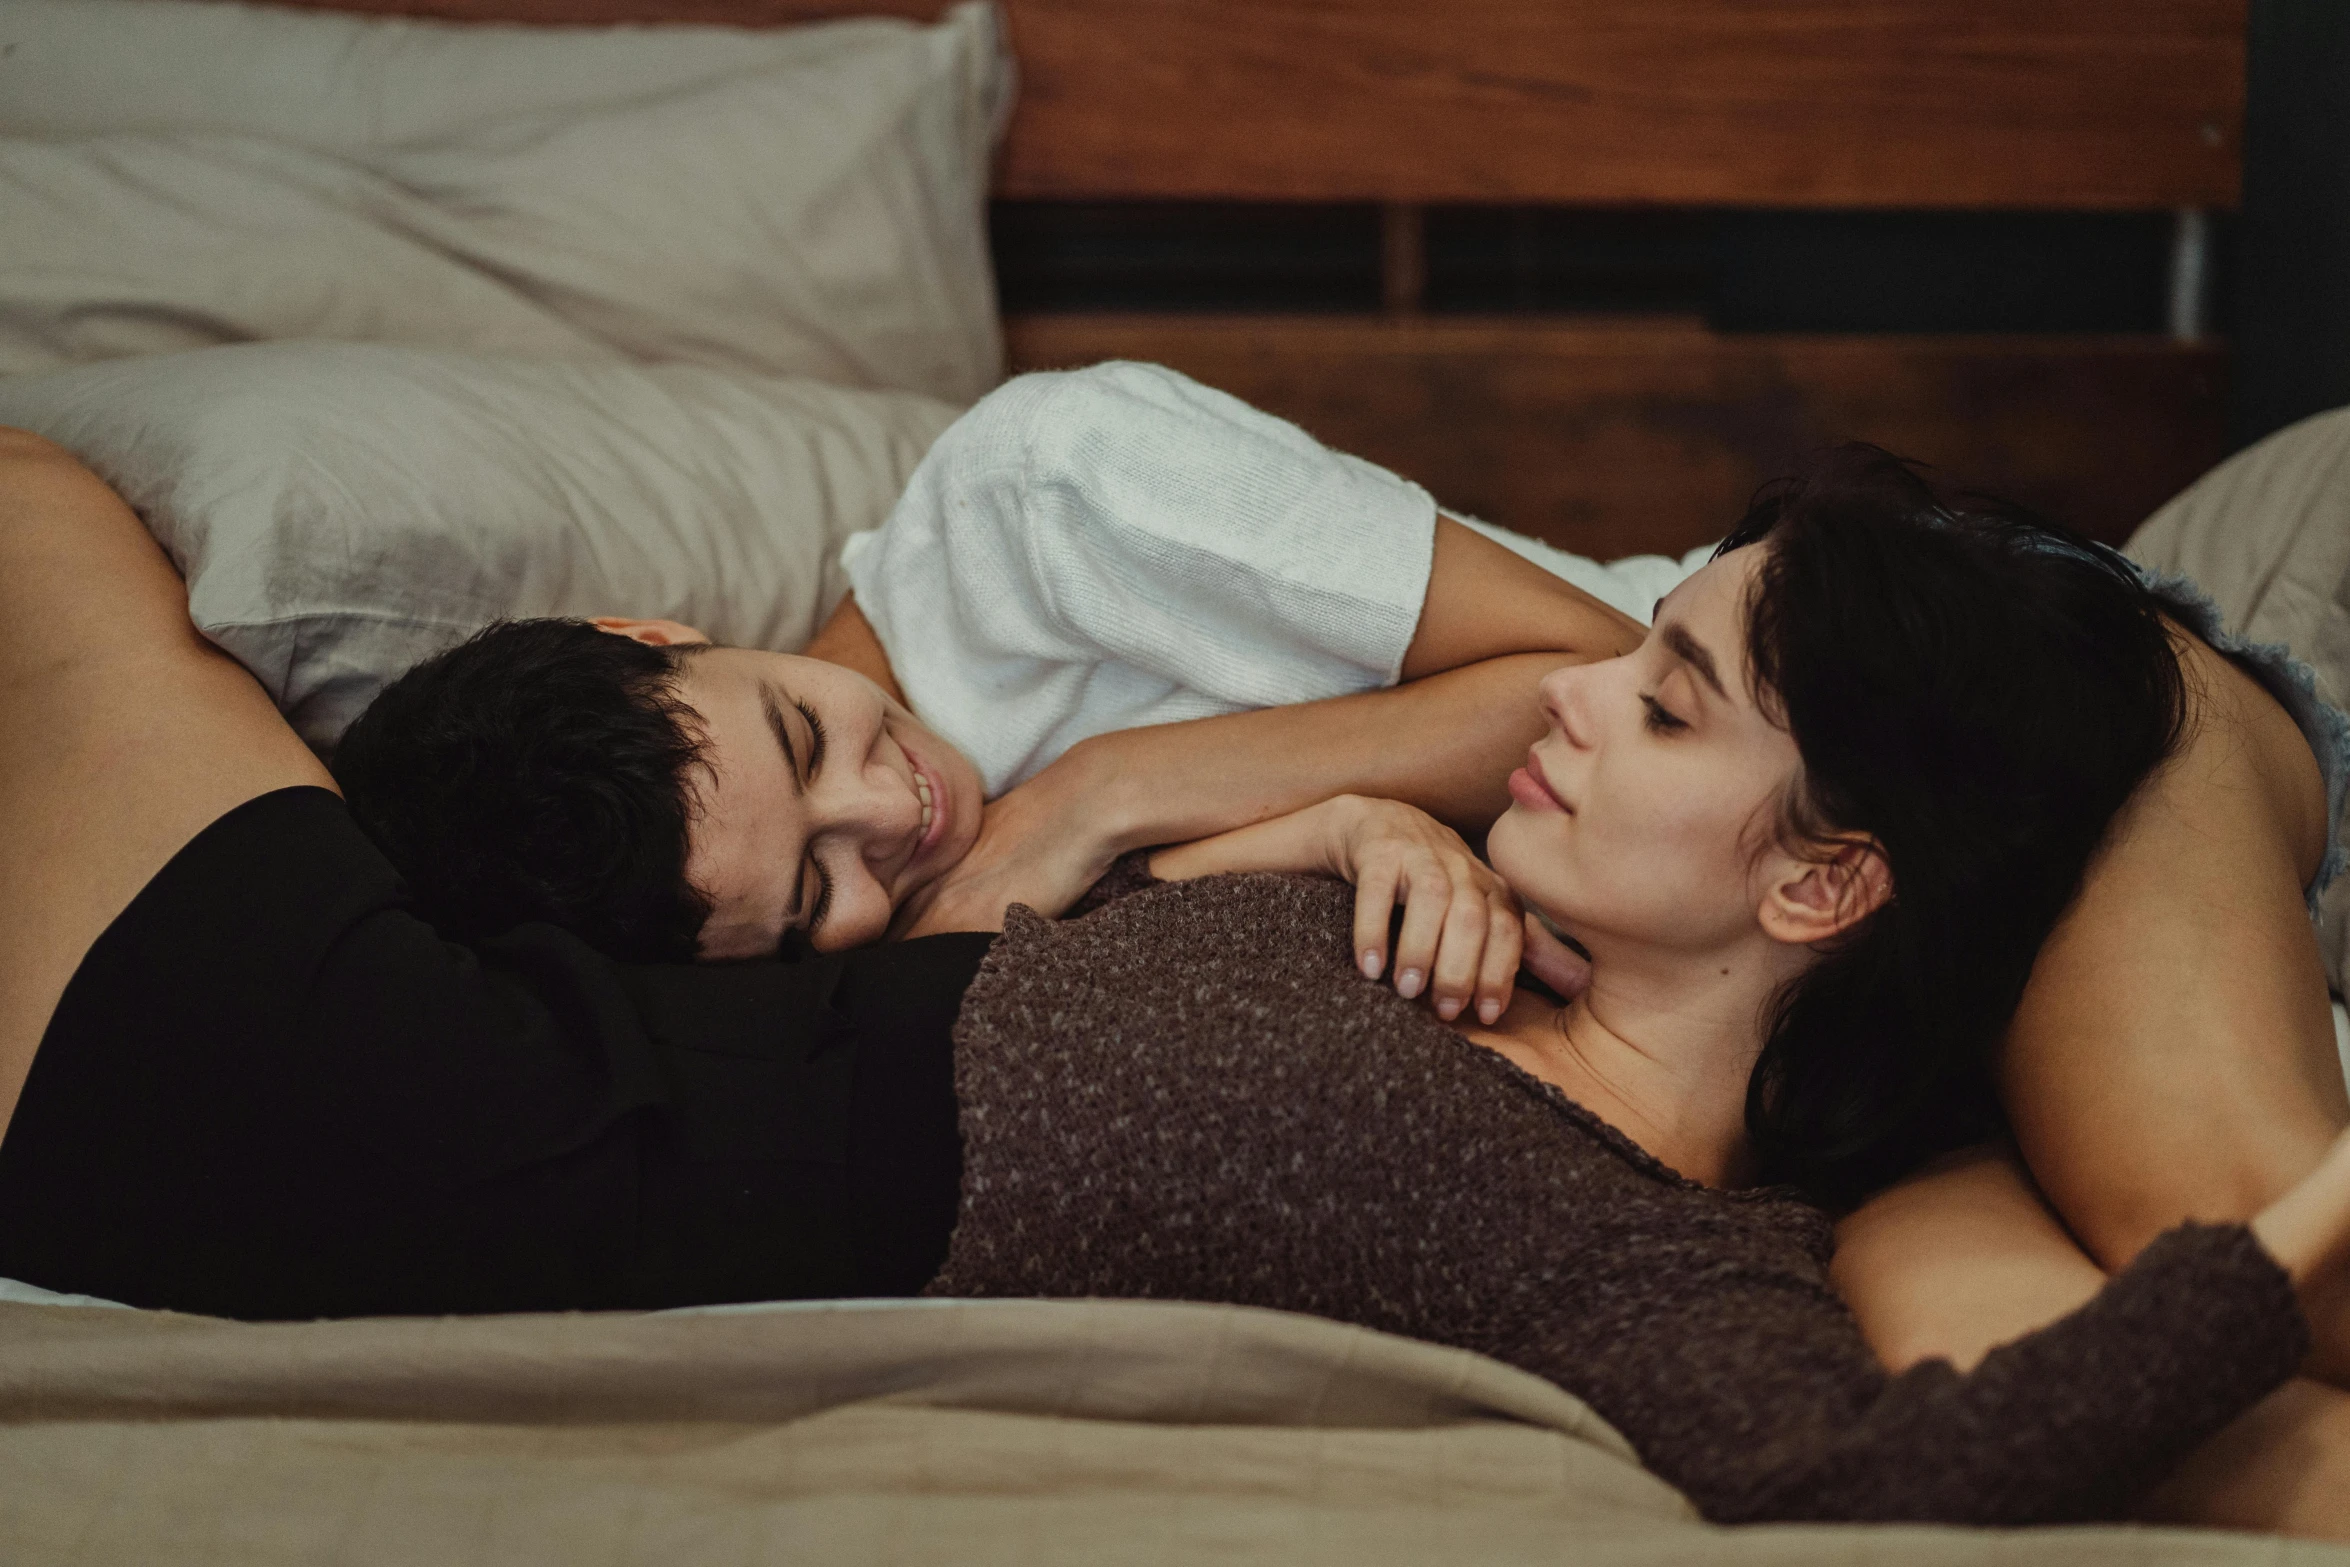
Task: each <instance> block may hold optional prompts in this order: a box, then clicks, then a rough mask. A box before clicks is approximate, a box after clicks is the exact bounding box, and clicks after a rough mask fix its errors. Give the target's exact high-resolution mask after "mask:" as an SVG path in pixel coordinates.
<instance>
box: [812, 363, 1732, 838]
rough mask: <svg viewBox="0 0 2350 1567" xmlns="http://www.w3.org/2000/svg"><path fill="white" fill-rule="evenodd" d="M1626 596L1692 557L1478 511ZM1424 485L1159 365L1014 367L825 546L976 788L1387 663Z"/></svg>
mask: <svg viewBox="0 0 2350 1567" xmlns="http://www.w3.org/2000/svg"><path fill="white" fill-rule="evenodd" d="M1474 525H1475V526H1478V527H1480V528H1481V529H1483V531H1486V532H1488V533H1490V534H1492V535H1493V536H1494V537H1496V538H1498V539H1500V540H1501V541H1502V542H1503V543H1505V544H1508V545H1509V546H1510V547H1511V548H1513V549H1516V550H1518V551H1519V552H1520V553H1521V554H1526V555H1528V556H1530V557H1532V558H1534V559H1536V560H1537V561H1539V562H1540V563H1541V564H1543V565H1545V566H1547V567H1549V568H1550V569H1551V570H1553V571H1557V572H1558V573H1559V574H1560V575H1562V576H1565V577H1567V578H1568V580H1570V581H1573V582H1575V583H1576V585H1577V586H1579V587H1582V588H1584V589H1585V590H1586V591H1588V592H1591V593H1593V594H1594V595H1595V596H1597V597H1599V598H1602V599H1605V600H1607V601H1608V602H1610V603H1613V604H1615V605H1616V606H1617V607H1618V608H1621V609H1624V610H1626V611H1627V612H1628V613H1631V614H1633V615H1635V616H1637V617H1639V618H1641V619H1646V618H1647V616H1648V613H1649V608H1650V606H1651V605H1652V604H1653V603H1654V601H1655V599H1656V597H1657V595H1658V594H1661V593H1662V592H1663V591H1665V589H1666V588H1669V587H1670V586H1671V585H1672V583H1673V582H1675V581H1678V580H1679V579H1680V577H1681V576H1683V575H1686V574H1687V571H1688V570H1690V569H1694V561H1695V560H1700V559H1702V558H1703V556H1702V552H1699V553H1698V554H1696V555H1694V556H1693V557H1692V560H1691V563H1690V564H1688V565H1684V564H1683V563H1680V562H1674V561H1669V560H1666V559H1663V558H1661V557H1656V556H1646V557H1640V558H1638V559H1636V560H1634V561H1626V562H1618V563H1617V564H1616V565H1614V566H1601V565H1599V564H1598V563H1596V562H1593V561H1588V560H1585V559H1583V558H1582V557H1580V556H1573V555H1568V554H1566V553H1565V552H1563V551H1559V550H1554V549H1551V548H1550V547H1549V546H1547V545H1542V544H1537V543H1535V542H1533V541H1531V540H1527V539H1522V538H1519V537H1517V536H1516V535H1512V534H1508V533H1506V532H1504V531H1503V530H1501V529H1498V528H1487V527H1485V526H1484V525H1482V524H1474ZM1435 526H1436V503H1435V502H1434V501H1433V500H1432V499H1430V497H1429V495H1428V492H1427V491H1425V490H1423V489H1421V488H1420V487H1419V486H1418V485H1416V484H1412V483H1410V482H1408V481H1406V480H1403V479H1400V478H1397V477H1396V476H1395V475H1394V474H1392V473H1389V472H1388V471H1387V470H1385V469H1384V468H1379V467H1375V466H1373V465H1372V464H1370V463H1367V462H1364V461H1362V460H1360V459H1359V458H1354V457H1349V456H1346V455H1345V454H1344V453H1340V452H1334V451H1332V450H1330V449H1329V448H1328V447H1325V446H1323V445H1322V444H1321V443H1320V442H1318V441H1316V440H1315V439H1314V438H1313V437H1311V436H1309V435H1307V434H1306V433H1305V432H1304V431H1303V430H1300V429H1299V428H1297V427H1296V426H1295V425H1293V424H1289V423H1287V422H1285V421H1283V420H1280V419H1276V418H1274V417H1273V416H1271V415H1270V414H1266V413H1262V412H1260V411H1258V410H1257V409H1254V408H1251V407H1249V406H1248V405H1247V404H1246V403H1243V402H1241V401H1239V400H1238V399H1236V398H1233V397H1229V396H1227V395H1225V394H1224V393H1222V392H1217V391H1213V390H1211V389H1209V388H1207V387H1204V386H1201V385H1200V384H1199V383H1197V382H1195V381H1192V380H1190V379H1188V378H1186V377H1184V376H1181V375H1178V374H1177V373H1175V372H1174V371H1172V370H1167V369H1163V368H1161V367H1159V366H1156V365H1143V364H1126V363H1113V364H1104V365H1097V366H1094V367H1093V368H1091V369H1087V370H1077V371H1068V372H1061V373H1054V374H1044V375H1027V376H1021V377H1019V378H1017V379H1015V380H1013V381H1010V382H1007V383H1006V384H1005V385H1003V386H1002V387H1000V388H998V389H997V390H996V391H994V392H992V393H990V394H989V395H988V396H987V397H985V398H984V399H982V400H981V401H980V402H979V403H978V404H977V405H976V406H974V407H973V408H972V409H971V411H970V412H969V413H967V414H965V415H964V416H963V417H962V419H960V420H959V421H957V422H956V423H955V424H954V425H953V426H952V427H951V428H950V429H948V431H947V432H946V434H945V435H943V436H941V437H940V438H939V440H938V443H937V444H936V445H935V446H933V447H932V448H931V450H930V452H929V454H928V455H927V456H926V457H924V458H923V460H922V462H921V465H920V466H919V467H917V468H916V469H915V471H914V476H913V479H912V481H911V482H910V483H909V484H908V486H907V489H906V493H905V495H904V497H903V498H902V499H901V500H900V501H899V502H898V505H897V508H896V509H895V510H894V511H893V512H892V513H891V514H890V517H889V519H888V521H887V522H885V523H884V524H883V525H882V526H881V527H880V528H878V529H875V530H873V531H872V532H868V533H860V534H857V535H856V536H854V537H852V538H851V539H850V540H849V541H848V543H847V545H846V546H845V547H844V548H843V550H842V553H841V561H842V564H843V566H844V567H845V568H846V569H847V572H848V577H849V582H850V584H851V586H852V587H853V588H854V589H855V591H856V595H857V601H858V603H859V605H860V606H861V607H862V608H863V610H864V612H865V615H866V618H867V619H868V620H870V621H871V622H872V624H873V629H874V631H875V632H876V633H877V634H878V635H879V636H880V639H881V644H882V646H883V648H884V649H886V650H887V651H888V653H889V658H890V665H891V667H892V668H893V669H894V670H895V671H896V673H897V677H898V682H899V684H900V685H901V686H903V687H904V689H905V692H906V697H907V700H908V702H909V703H910V704H911V705H912V707H913V709H914V711H915V712H916V713H917V714H919V715H920V716H921V718H922V720H923V721H924V722H925V723H927V724H929V725H930V726H931V727H932V728H934V729H936V730H937V731H938V732H939V733H940V734H941V735H942V736H944V737H945V738H946V739H948V740H950V741H952V742H953V743H954V744H955V745H957V746H959V747H961V748H962V750H963V751H964V752H965V754H967V755H968V756H969V757H970V758H971V760H972V761H973V762H974V763H975V764H976V765H977V766H978V768H979V771H980V775H981V777H982V778H983V779H984V780H985V782H986V787H987V792H988V794H989V795H990V796H991V797H992V796H994V795H997V794H1000V793H1002V792H1003V791H1004V790H1006V789H1009V788H1010V787H1012V786H1013V785H1014V784H1017V783H1019V782H1021V781H1022V780H1024V779H1026V778H1029V777H1031V776H1033V775H1034V774H1035V773H1036V772H1038V771H1039V770H1040V769H1042V768H1043V767H1044V766H1046V764H1048V763H1050V762H1051V761H1052V760H1053V759H1054V758H1056V757H1058V756H1059V755H1060V754H1061V753H1062V752H1064V751H1066V750H1067V749H1068V748H1069V747H1070V746H1072V745H1074V744H1076V743H1077V742H1078V741H1080V740H1083V739H1086V738H1087V737H1089V736H1092V735H1097V734H1104V733H1107V732H1109V731H1111V730H1116V729H1128V728H1133V727H1136V726H1138V725H1142V724H1162V723H1171V722H1174V721H1176V720H1179V719H1187V718H1205V717H1209V716H1212V715H1215V714H1219V713H1231V712H1238V711H1241V710H1243V709H1247V708H1254V707H1271V706H1277V705H1281V704H1284V703H1290V702H1310V701H1314V700H1316V699H1318V698H1321V697H1330V696H1341V695H1344V694H1346V693H1349V692H1354V691H1365V690H1371V689H1374V688H1377V687H1380V686H1384V685H1389V684H1392V683H1393V682H1394V680H1395V678H1396V674H1397V671H1398V669H1399V668H1400V667H1401V665H1402V662H1403V656H1404V651H1405V649H1406V648H1408V647H1409V646H1410V644H1411V640H1412V634H1413V632H1414V630H1415V629H1416V627H1417V626H1418V623H1419V616H1420V605H1421V601H1422V599H1423V598H1424V597H1425V596H1426V593H1427V589H1428V572H1429V564H1430V560H1431V556H1432V551H1433V545H1434V538H1435Z"/></svg>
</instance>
